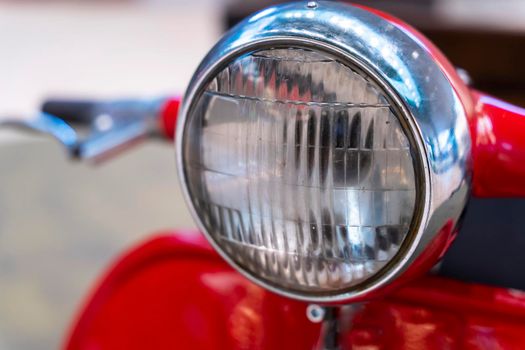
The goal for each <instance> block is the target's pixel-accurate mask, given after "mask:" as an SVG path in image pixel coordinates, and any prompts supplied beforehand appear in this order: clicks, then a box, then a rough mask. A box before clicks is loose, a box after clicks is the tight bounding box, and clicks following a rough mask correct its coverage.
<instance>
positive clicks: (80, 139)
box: [0, 98, 179, 163]
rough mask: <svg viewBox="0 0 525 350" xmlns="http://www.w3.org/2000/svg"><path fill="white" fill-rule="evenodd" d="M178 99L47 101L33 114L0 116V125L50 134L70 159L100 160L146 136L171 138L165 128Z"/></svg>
mask: <svg viewBox="0 0 525 350" xmlns="http://www.w3.org/2000/svg"><path fill="white" fill-rule="evenodd" d="M178 103H179V100H178V99H166V98H163V99H154V100H118V101H108V102H82V103H80V102H74V101H49V102H46V103H45V104H44V105H43V107H42V109H43V110H44V112H40V113H38V114H37V115H36V116H35V117H34V118H31V119H19V118H3V119H2V118H0V127H10V128H14V129H18V130H22V131H30V132H37V133H40V134H45V135H50V136H52V137H53V138H54V139H56V140H57V141H58V142H59V143H60V144H62V145H63V146H64V148H65V149H66V151H67V153H68V155H69V156H70V157H71V158H72V159H77V160H86V161H89V162H94V163H100V162H102V161H105V160H107V159H109V158H110V157H111V156H113V155H116V154H117V153H120V152H121V151H123V150H125V149H128V148H129V147H131V146H133V145H135V144H137V143H138V142H140V141H141V140H144V139H146V138H170V137H171V135H170V134H169V133H167V131H166V130H165V129H168V126H169V125H171V124H170V123H174V122H175V119H176V113H177V109H178ZM75 106H76V107H75ZM173 106H175V107H177V108H173ZM60 107H63V108H60ZM75 108H76V109H75ZM48 112H53V114H51V113H48ZM68 122H70V123H68ZM86 130H87V131H86Z"/></svg>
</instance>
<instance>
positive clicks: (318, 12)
mask: <svg viewBox="0 0 525 350" xmlns="http://www.w3.org/2000/svg"><path fill="white" fill-rule="evenodd" d="M358 15H359V16H358ZM363 17H364V18H363ZM379 19H380V18H379V17H376V16H374V15H372V14H370V13H367V12H366V11H364V10H361V9H357V8H353V7H348V6H345V5H340V4H328V3H322V4H320V5H319V6H317V7H315V8H309V7H307V6H305V5H304V4H302V3H301V4H292V5H285V6H282V7H280V8H274V9H270V10H266V11H263V12H262V13H261V14H258V15H255V16H254V17H253V18H252V19H248V20H246V21H245V22H244V23H243V24H241V25H240V26H239V27H237V28H236V30H234V31H233V32H231V33H229V34H228V35H227V36H226V37H225V38H224V39H223V40H222V41H221V42H220V43H219V44H218V45H217V46H216V48H215V49H214V50H212V52H211V53H210V54H209V55H208V57H207V58H206V59H205V61H204V62H203V64H202V65H201V67H200V68H199V70H198V72H197V73H196V75H195V77H194V80H193V81H192V83H191V85H190V88H189V90H188V95H187V96H186V99H185V106H184V108H183V110H182V114H181V118H180V121H179V123H180V124H179V127H178V130H179V135H178V141H179V144H178V147H179V148H178V150H179V169H180V171H181V178H182V181H183V184H184V189H185V193H186V196H187V199H188V200H189V203H190V206H191V208H192V211H193V213H194V215H195V217H196V218H197V221H198V223H199V224H200V226H201V228H202V229H203V231H204V232H205V233H206V234H207V236H208V238H209V239H210V241H211V242H212V243H213V245H214V246H215V247H216V248H217V249H218V250H219V251H220V252H221V253H222V254H223V256H224V257H225V258H226V259H227V260H228V261H229V262H230V263H232V264H233V265H234V266H235V267H237V268H238V269H239V270H240V271H242V272H243V273H245V274H246V275H247V276H248V277H250V278H252V279H254V280H255V281H256V282H258V283H261V284H263V285H264V286H267V287H268V288H270V289H273V290H275V291H277V292H279V293H282V294H285V295H288V296H292V297H295V298H299V299H305V300H316V301H338V300H350V299H351V298H352V297H353V296H358V295H360V294H363V293H364V292H366V291H369V290H372V289H374V288H377V287H378V286H380V285H382V284H384V283H385V282H386V281H388V280H389V279H391V278H393V277H394V276H395V275H396V274H399V273H400V272H401V271H402V270H403V269H406V267H407V265H409V264H408V260H410V259H413V258H415V257H416V256H417V255H418V254H419V253H420V252H421V251H422V249H423V248H424V247H425V246H426V245H427V244H428V243H429V238H433V237H434V236H435V235H436V234H437V232H438V231H439V230H440V229H441V226H440V225H441V224H443V223H444V222H445V221H446V220H449V219H450V218H451V217H452V220H453V221H454V222H455V221H456V220H457V216H459V213H460V211H461V209H462V204H463V203H464V201H465V198H466V190H465V188H466V183H465V181H463V180H464V177H465V175H464V174H465V173H466V171H467V169H466V166H465V157H466V154H467V152H465V149H468V146H469V145H468V144H467V143H466V141H465V139H463V138H462V137H463V136H464V134H465V133H466V132H467V131H466V126H465V125H463V124H465V122H464V121H462V122H461V121H460V122H458V119H460V118H461V117H463V118H464V116H461V115H460V116H459V117H460V118H458V114H461V112H462V111H461V110H458V109H457V106H458V101H457V97H456V96H455V94H454V93H453V90H452V89H451V88H450V84H449V83H448V82H447V81H446V80H444V79H443V78H444V77H443V74H442V73H441V77H438V79H437V80H433V81H431V82H429V81H427V82H426V83H425V84H423V85H420V86H418V85H417V84H418V82H419V81H420V80H421V81H423V82H424V81H425V79H427V80H428V79H434V78H435V77H434V75H436V76H437V73H440V72H437V71H434V72H430V73H431V74H429V75H428V76H426V77H417V76H414V73H417V72H416V71H415V70H414V69H413V68H411V67H409V66H408V65H407V62H405V61H406V59H407V57H404V56H402V57H400V54H402V53H403V52H400V51H399V47H398V46H396V45H394V43H395V44H399V45H400V44H404V45H405V46H404V47H403V48H404V50H407V49H408V47H407V45H406V42H409V43H410V44H411V45H412V47H417V51H412V52H417V58H421V62H417V65H418V67H420V66H419V65H420V64H425V63H426V62H425V59H427V58H428V54H426V53H425V52H424V50H422V49H421V48H420V47H418V46H417V43H416V42H415V41H414V40H413V39H412V38H408V37H406V35H405V36H402V35H400V34H402V33H399V32H400V31H399V30H397V29H395V28H393V26H392V25H391V24H389V23H388V22H387V21H385V20H383V19H380V20H379ZM381 26H383V27H386V26H388V29H389V31H388V32H386V31H383V32H382V31H381V30H380V29H381V28H382V27H381ZM385 33H386V34H385ZM350 34H351V36H350ZM338 35H339V36H338ZM394 35H397V36H400V37H401V38H402V39H403V40H404V41H400V42H399V43H396V42H394V41H392V38H390V37H389V36H394ZM345 36H348V37H345ZM356 39H359V40H356ZM367 40H369V41H370V42H368V41H367ZM374 43H375V44H374ZM363 45H366V46H365V47H364V48H363ZM354 46H355V47H357V48H360V47H361V50H364V51H366V55H364V54H363V53H357V52H355V50H354ZM374 46H375V48H374ZM366 47H370V48H372V52H370V48H369V49H368V50H367V49H366ZM371 56H372V57H371ZM415 56H416V55H415V54H412V58H411V59H412V60H414V57H415ZM420 56H421V57H420ZM370 58H375V59H376V60H377V61H375V62H373V64H370V61H369V59H370ZM400 58H402V59H403V60H405V61H403V60H400ZM396 60H397V62H396ZM367 61H369V62H367ZM378 63H379V64H388V65H389V67H379V69H378V67H377V66H376V67H374V65H377V64H378ZM396 65H397V67H396ZM434 66H435V63H434ZM393 67H394V68H396V69H394V70H392V69H393ZM432 67H433V66H432ZM381 68H383V69H381ZM384 68H389V70H387V69H384ZM430 88H434V92H440V91H441V90H440V89H443V88H446V89H447V90H446V91H447V93H448V95H447V96H445V99H448V102H452V104H451V105H450V106H448V107H447V110H442V111H438V110H437V109H436V108H435V107H440V106H442V103H443V101H442V100H440V101H439V102H437V103H436V106H433V107H432V106H430V107H429V106H428V105H427V104H428V103H429V102H428V98H427V96H425V95H424V94H425V93H427V91H426V90H425V89H430ZM436 96H437V95H436ZM441 97H443V96H441ZM408 99H409V100H408ZM414 101H417V105H414V104H412V105H410V102H414ZM445 102H447V101H445ZM414 112H416V113H417V116H416V115H415V113H414ZM422 112H425V113H426V115H424V116H422ZM438 112H439V113H441V118H442V120H441V121H440V123H441V124H442V125H441V126H440V128H442V127H443V126H445V129H446V130H447V131H450V129H447V128H448V127H452V129H453V131H455V132H458V131H459V134H458V135H456V134H454V137H455V138H456V136H459V139H460V142H459V146H460V147H459V148H456V149H455V150H453V152H455V154H453V155H452V154H450V152H451V151H450V147H448V148H447V145H440V144H439V139H438V137H437V136H438V135H436V134H435V133H436V132H441V130H438V129H436V128H435V127H434V126H435V125H431V124H432V123H433V120H432V119H429V118H432V117H433V114H436V113H438ZM418 117H420V118H419V119H418ZM424 123H427V124H428V125H427V124H424ZM181 124H182V125H181ZM458 127H459V128H458ZM428 132H430V133H431V134H432V135H431V136H432V138H430V139H429V140H425V136H428V135H426V134H425V133H428ZM467 136H468V134H467ZM434 137H435V138H434ZM425 141H427V142H425ZM436 144H437V145H438V146H440V147H438V149H437V151H441V150H447V152H448V153H446V154H441V153H440V155H441V156H444V158H445V159H444V161H445V162H449V164H446V163H445V162H443V160H436V161H435V162H436V164H431V166H433V165H443V166H444V165H446V166H448V167H449V169H445V172H447V174H448V175H447V176H449V175H450V176H454V175H456V176H457V175H459V178H453V177H450V176H449V180H450V181H449V184H447V185H446V186H447V188H446V191H445V192H447V191H451V192H452V191H456V196H459V198H455V199H454V200H455V201H457V203H456V202H455V203H454V206H457V207H458V208H459V210H456V211H457V212H452V213H446V214H445V217H442V216H443V215H441V214H440V215H438V219H437V220H438V221H437V222H435V221H429V220H430V219H432V220H436V216H435V215H434V216H433V215H432V214H434V213H436V209H440V210H443V208H441V207H440V205H442V204H443V203H445V202H441V203H440V205H438V206H437V207H432V206H433V204H435V203H433V202H432V187H431V185H432V180H433V178H432V176H433V175H434V171H433V169H430V168H429V163H428V161H429V158H428V151H429V148H428V147H429V146H435V145H436ZM432 151H433V152H435V151H436V149H432ZM458 152H459V153H458ZM436 159H437V158H436ZM451 161H452V162H453V164H452V165H453V166H452V167H450V162H451ZM438 163H439V164H438ZM460 163H461V164H460ZM429 169H430V170H431V171H429ZM458 169H460V171H461V173H459V174H456V173H454V172H457V171H458ZM449 171H452V173H448V172H449ZM438 180H439V181H438V183H440V184H441V182H440V181H442V180H441V179H438ZM458 189H459V190H460V192H459V194H458V192H457V190H458ZM436 193H437V192H436ZM442 193H443V191H442V188H440V192H439V194H440V195H441V194H442ZM447 193H448V192H447ZM441 200H442V199H441ZM447 200H448V202H446V203H448V205H450V203H451V202H450V198H448V199H447ZM445 209H447V210H448V209H450V208H448V207H446V208H445ZM442 221H443V222H442ZM430 223H431V225H429V224H430ZM436 224H437V225H436ZM429 226H430V227H431V228H429ZM429 230H430V231H431V232H429ZM418 249H419V250H418Z"/></svg>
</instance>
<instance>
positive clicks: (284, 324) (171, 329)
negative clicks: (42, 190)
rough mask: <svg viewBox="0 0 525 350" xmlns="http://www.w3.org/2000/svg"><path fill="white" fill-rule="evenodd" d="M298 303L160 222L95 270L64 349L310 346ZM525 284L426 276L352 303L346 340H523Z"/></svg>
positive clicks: (390, 344)
mask: <svg viewBox="0 0 525 350" xmlns="http://www.w3.org/2000/svg"><path fill="white" fill-rule="evenodd" d="M306 306H307V304H306V303H303V302H298V301H293V300H290V299H287V298H283V297H281V296H278V295H275V294H273V293H271V292H268V291H266V290H264V289H263V288H261V287H259V286H257V285H255V284H253V283H252V282H250V281H248V280H247V279H245V278H244V277H242V276H241V275H240V274H239V273H237V272H236V271H234V270H233V269H232V268H231V267H230V266H229V265H227V264H226V263H225V262H224V261H223V260H222V259H221V258H220V257H219V255H218V254H217V253H215V252H214V251H213V250H212V249H211V247H210V246H209V245H208V243H207V242H206V240H205V239H204V237H203V236H202V235H200V234H199V233H198V232H176V231H174V232H165V233H162V234H160V235H158V236H156V237H155V238H152V239H151V240H149V241H148V242H146V243H144V244H141V245H140V246H138V247H136V248H134V249H133V250H132V251H131V252H129V253H127V254H126V255H125V256H124V257H122V258H121V259H120V261H119V262H118V263H117V264H116V265H115V266H113V267H112V268H111V270H110V271H109V273H108V274H107V275H106V276H105V277H104V278H103V279H102V280H101V282H100V283H99V285H98V286H97V287H96V289H95V290H94V292H93V294H92V295H91V297H90V298H89V299H88V301H87V303H86V305H85V306H84V307H83V309H82V311H81V313H80V315H79V317H78V320H77V322H76V323H75V325H74V327H73V328H72V330H71V333H70V335H69V337H68V339H67V341H66V344H65V348H66V349H128V350H131V349H312V348H314V347H315V345H316V344H317V341H318V337H319V333H320V325H319V324H314V323H312V322H310V321H309V320H308V319H307V317H306ZM523 329H525V293H523V292H519V291H514V290H507V289H503V288H493V287H487V286H482V285H476V284H469V283H463V282H460V281H456V280H451V279H445V278H441V277H434V276H426V277H423V278H420V279H418V280H415V281H413V282H411V283H410V284H408V285H406V286H404V287H402V288H401V289H399V290H398V291H396V292H395V293H393V294H392V295H390V296H388V297H387V298H385V299H378V300H374V301H371V302H369V303H367V304H365V305H364V306H363V308H362V309H361V310H360V311H358V313H357V315H355V318H354V319H353V321H352V326H351V328H349V330H348V331H346V332H344V333H343V335H342V338H343V343H344V344H346V345H347V347H348V348H349V349H480V348H481V349H521V348H522V345H523V343H522V337H523Z"/></svg>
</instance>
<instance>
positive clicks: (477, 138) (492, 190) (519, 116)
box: [470, 91, 525, 197]
mask: <svg viewBox="0 0 525 350" xmlns="http://www.w3.org/2000/svg"><path fill="white" fill-rule="evenodd" d="M472 96H473V98H474V101H475V103H476V115H475V118H472V119H471V123H470V129H471V135H472V145H473V154H472V156H473V159H474V177H473V182H472V190H473V194H474V195H476V196H480V197H522V196H525V109H523V108H519V107H516V106H513V105H511V104H509V103H506V102H503V101H501V100H498V99H496V98H494V97H491V96H488V95H486V94H484V93H481V92H477V91H473V93H472Z"/></svg>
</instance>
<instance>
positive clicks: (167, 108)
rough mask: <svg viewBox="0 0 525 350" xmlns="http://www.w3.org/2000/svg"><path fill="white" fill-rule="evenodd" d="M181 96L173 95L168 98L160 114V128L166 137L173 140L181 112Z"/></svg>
mask: <svg viewBox="0 0 525 350" xmlns="http://www.w3.org/2000/svg"><path fill="white" fill-rule="evenodd" d="M180 103H181V98H180V97H172V98H169V99H167V100H166V102H165V103H164V106H162V110H161V114H160V120H159V123H160V129H161V130H162V132H163V134H164V136H165V137H167V138H168V139H171V140H173V138H174V137H175V126H176V124H177V116H178V114H179V106H180Z"/></svg>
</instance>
